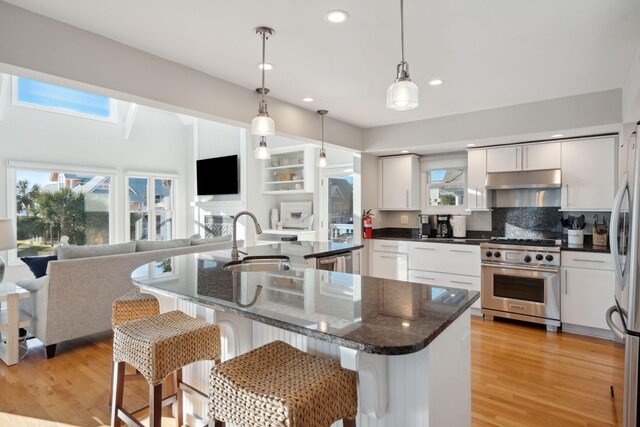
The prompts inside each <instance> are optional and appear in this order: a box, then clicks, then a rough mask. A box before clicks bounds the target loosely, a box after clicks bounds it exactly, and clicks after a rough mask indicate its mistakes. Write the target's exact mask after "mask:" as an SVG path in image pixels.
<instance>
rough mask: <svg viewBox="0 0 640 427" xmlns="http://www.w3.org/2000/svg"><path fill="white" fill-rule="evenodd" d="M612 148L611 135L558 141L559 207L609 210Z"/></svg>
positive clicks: (612, 190)
mask: <svg viewBox="0 0 640 427" xmlns="http://www.w3.org/2000/svg"><path fill="white" fill-rule="evenodd" d="M616 150H617V145H616V143H615V138H613V137H606V138H594V139H576V140H570V141H563V142H562V201H561V204H562V210H573V211H576V210H579V211H610V210H611V206H612V205H613V197H614V193H615V186H616V182H615V180H616V171H615V165H616V158H615V155H616Z"/></svg>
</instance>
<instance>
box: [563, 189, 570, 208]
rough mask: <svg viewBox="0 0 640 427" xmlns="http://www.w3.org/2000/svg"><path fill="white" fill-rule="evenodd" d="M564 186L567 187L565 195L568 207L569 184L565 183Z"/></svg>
mask: <svg viewBox="0 0 640 427" xmlns="http://www.w3.org/2000/svg"><path fill="white" fill-rule="evenodd" d="M564 188H565V192H564V196H565V198H566V200H567V207H569V184H565V185H564Z"/></svg>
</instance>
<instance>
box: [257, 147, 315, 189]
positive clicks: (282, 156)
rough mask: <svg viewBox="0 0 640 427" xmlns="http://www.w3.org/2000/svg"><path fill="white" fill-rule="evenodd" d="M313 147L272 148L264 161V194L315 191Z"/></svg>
mask: <svg viewBox="0 0 640 427" xmlns="http://www.w3.org/2000/svg"><path fill="white" fill-rule="evenodd" d="M316 152H317V150H316V149H315V148H314V147H300V146H298V147H291V148H274V149H272V150H271V159H269V160H264V188H263V191H262V192H263V193H264V194H297V193H313V192H314V191H315V158H316V157H315V154H316Z"/></svg>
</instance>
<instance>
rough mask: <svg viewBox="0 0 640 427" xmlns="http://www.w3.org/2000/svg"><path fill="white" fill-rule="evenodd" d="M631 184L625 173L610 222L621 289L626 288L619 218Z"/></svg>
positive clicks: (617, 277) (611, 244)
mask: <svg viewBox="0 0 640 427" xmlns="http://www.w3.org/2000/svg"><path fill="white" fill-rule="evenodd" d="M628 186H629V177H628V175H627V174H625V175H624V178H623V180H622V183H621V184H620V188H619V189H618V193H617V194H616V198H615V199H614V201H613V208H612V209H611V222H610V224H609V247H610V248H611V254H612V255H613V269H614V271H615V273H616V281H617V282H618V283H619V285H620V289H624V277H623V274H622V267H621V266H620V253H619V250H620V248H619V247H618V232H619V226H620V224H619V219H620V209H622V201H623V199H624V193H625V191H626V190H627V187H628Z"/></svg>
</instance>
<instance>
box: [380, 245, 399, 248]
mask: <svg viewBox="0 0 640 427" xmlns="http://www.w3.org/2000/svg"><path fill="white" fill-rule="evenodd" d="M380 246H382V247H384V248H397V247H399V246H400V245H380Z"/></svg>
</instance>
